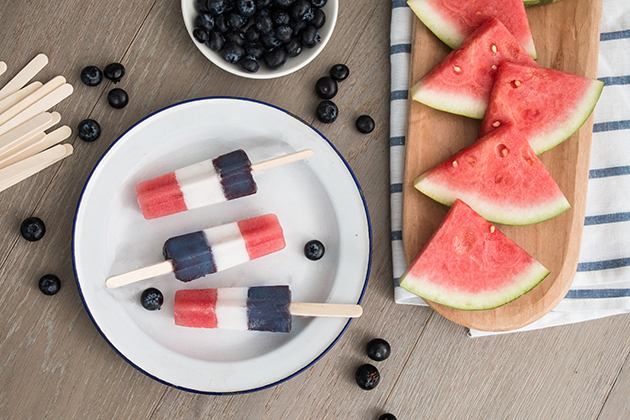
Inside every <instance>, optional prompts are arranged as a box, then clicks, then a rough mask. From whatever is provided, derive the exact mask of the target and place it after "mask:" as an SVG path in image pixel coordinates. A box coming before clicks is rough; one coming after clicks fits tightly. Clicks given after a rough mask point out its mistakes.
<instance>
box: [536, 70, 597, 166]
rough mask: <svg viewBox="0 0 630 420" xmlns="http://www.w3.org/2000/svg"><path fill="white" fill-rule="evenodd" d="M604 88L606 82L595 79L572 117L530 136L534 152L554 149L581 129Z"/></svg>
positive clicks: (538, 152) (539, 152)
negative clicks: (552, 127) (556, 125)
mask: <svg viewBox="0 0 630 420" xmlns="http://www.w3.org/2000/svg"><path fill="white" fill-rule="evenodd" d="M603 89H604V82H601V81H599V80H594V79H593V81H592V83H591V86H590V87H589V89H588V90H587V91H586V93H585V94H584V97H583V98H582V100H581V101H580V103H579V104H578V105H577V106H576V108H575V112H574V113H573V115H572V117H571V118H569V119H567V120H566V121H565V122H564V123H563V124H561V125H560V126H558V127H556V128H555V129H553V130H550V131H548V132H544V133H540V134H539V135H537V136H536V137H532V138H529V139H528V140H529V144H530V146H532V149H534V152H535V153H536V154H537V155H539V154H541V153H543V152H546V151H547V150H550V149H553V148H554V147H556V146H557V145H559V144H560V143H562V142H563V141H565V140H566V139H568V138H569V137H571V136H572V135H573V134H574V133H575V132H576V131H578V130H579V129H580V127H582V126H583V125H584V123H585V122H586V120H587V119H588V117H589V116H590V115H591V114H592V113H593V110H594V109H595V105H597V102H598V101H599V97H600V96H601V94H602V90H603Z"/></svg>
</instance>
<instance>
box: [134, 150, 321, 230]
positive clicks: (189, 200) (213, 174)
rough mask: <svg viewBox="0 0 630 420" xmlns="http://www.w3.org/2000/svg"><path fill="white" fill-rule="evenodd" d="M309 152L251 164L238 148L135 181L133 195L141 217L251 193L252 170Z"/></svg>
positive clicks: (254, 188) (253, 189)
mask: <svg viewBox="0 0 630 420" xmlns="http://www.w3.org/2000/svg"><path fill="white" fill-rule="evenodd" d="M312 155H313V151H312V150H311V149H307V150H302V151H299V152H295V153H291V154H288V155H284V156H280V157H277V158H274V159H270V160H266V161H264V162H259V163H255V164H252V163H251V162H250V160H249V157H248V156H247V153H245V151H243V150H241V149H239V150H235V151H233V152H230V153H226V154H224V155H221V156H219V157H216V158H214V159H208V160H204V161H202V162H198V163H195V164H193V165H190V166H186V167H185V168H181V169H178V170H176V171H173V172H170V173H168V174H165V175H162V176H159V177H157V178H153V179H150V180H148V181H144V182H141V183H139V184H138V185H137V186H136V197H137V199H138V204H139V205H140V210H141V211H142V215H143V216H144V218H145V219H147V220H150V219H155V218H158V217H163V216H168V215H170V214H175V213H179V212H183V211H187V210H192V209H196V208H199V207H205V206H208V205H210V204H215V203H220V202H223V201H228V200H234V199H235V198H240V197H246V196H248V195H252V194H255V193H256V192H257V190H258V187H257V185H256V181H255V180H254V177H253V176H252V174H253V173H254V172H259V171H263V170H265V169H270V168H273V167H276V166H280V165H284V164H287V163H290V162H295V161H297V160H301V159H305V158H307V157H309V156H312Z"/></svg>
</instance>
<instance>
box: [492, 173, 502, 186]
mask: <svg viewBox="0 0 630 420" xmlns="http://www.w3.org/2000/svg"><path fill="white" fill-rule="evenodd" d="M502 179H503V174H499V175H497V176H496V177H495V178H494V182H495V183H497V184H498V183H499V182H501V180H502Z"/></svg>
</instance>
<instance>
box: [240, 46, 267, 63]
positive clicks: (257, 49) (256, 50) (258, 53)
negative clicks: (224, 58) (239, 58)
mask: <svg viewBox="0 0 630 420" xmlns="http://www.w3.org/2000/svg"><path fill="white" fill-rule="evenodd" d="M266 52H267V50H266V49H265V48H264V47H263V46H262V45H260V44H254V43H249V44H245V54H247V55H251V56H252V57H254V58H255V59H256V60H260V59H262V58H263V56H264V55H265V53H266Z"/></svg>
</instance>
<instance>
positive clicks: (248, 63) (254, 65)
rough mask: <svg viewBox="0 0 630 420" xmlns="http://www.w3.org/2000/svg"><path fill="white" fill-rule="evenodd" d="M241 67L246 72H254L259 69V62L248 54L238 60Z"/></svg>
mask: <svg viewBox="0 0 630 420" xmlns="http://www.w3.org/2000/svg"><path fill="white" fill-rule="evenodd" d="M240 64H241V68H242V69H243V70H245V71H246V72H248V73H256V72H257V71H258V69H260V63H258V60H256V57H254V56H251V55H248V56H246V57H245V58H243V59H242V60H241V62H240Z"/></svg>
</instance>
